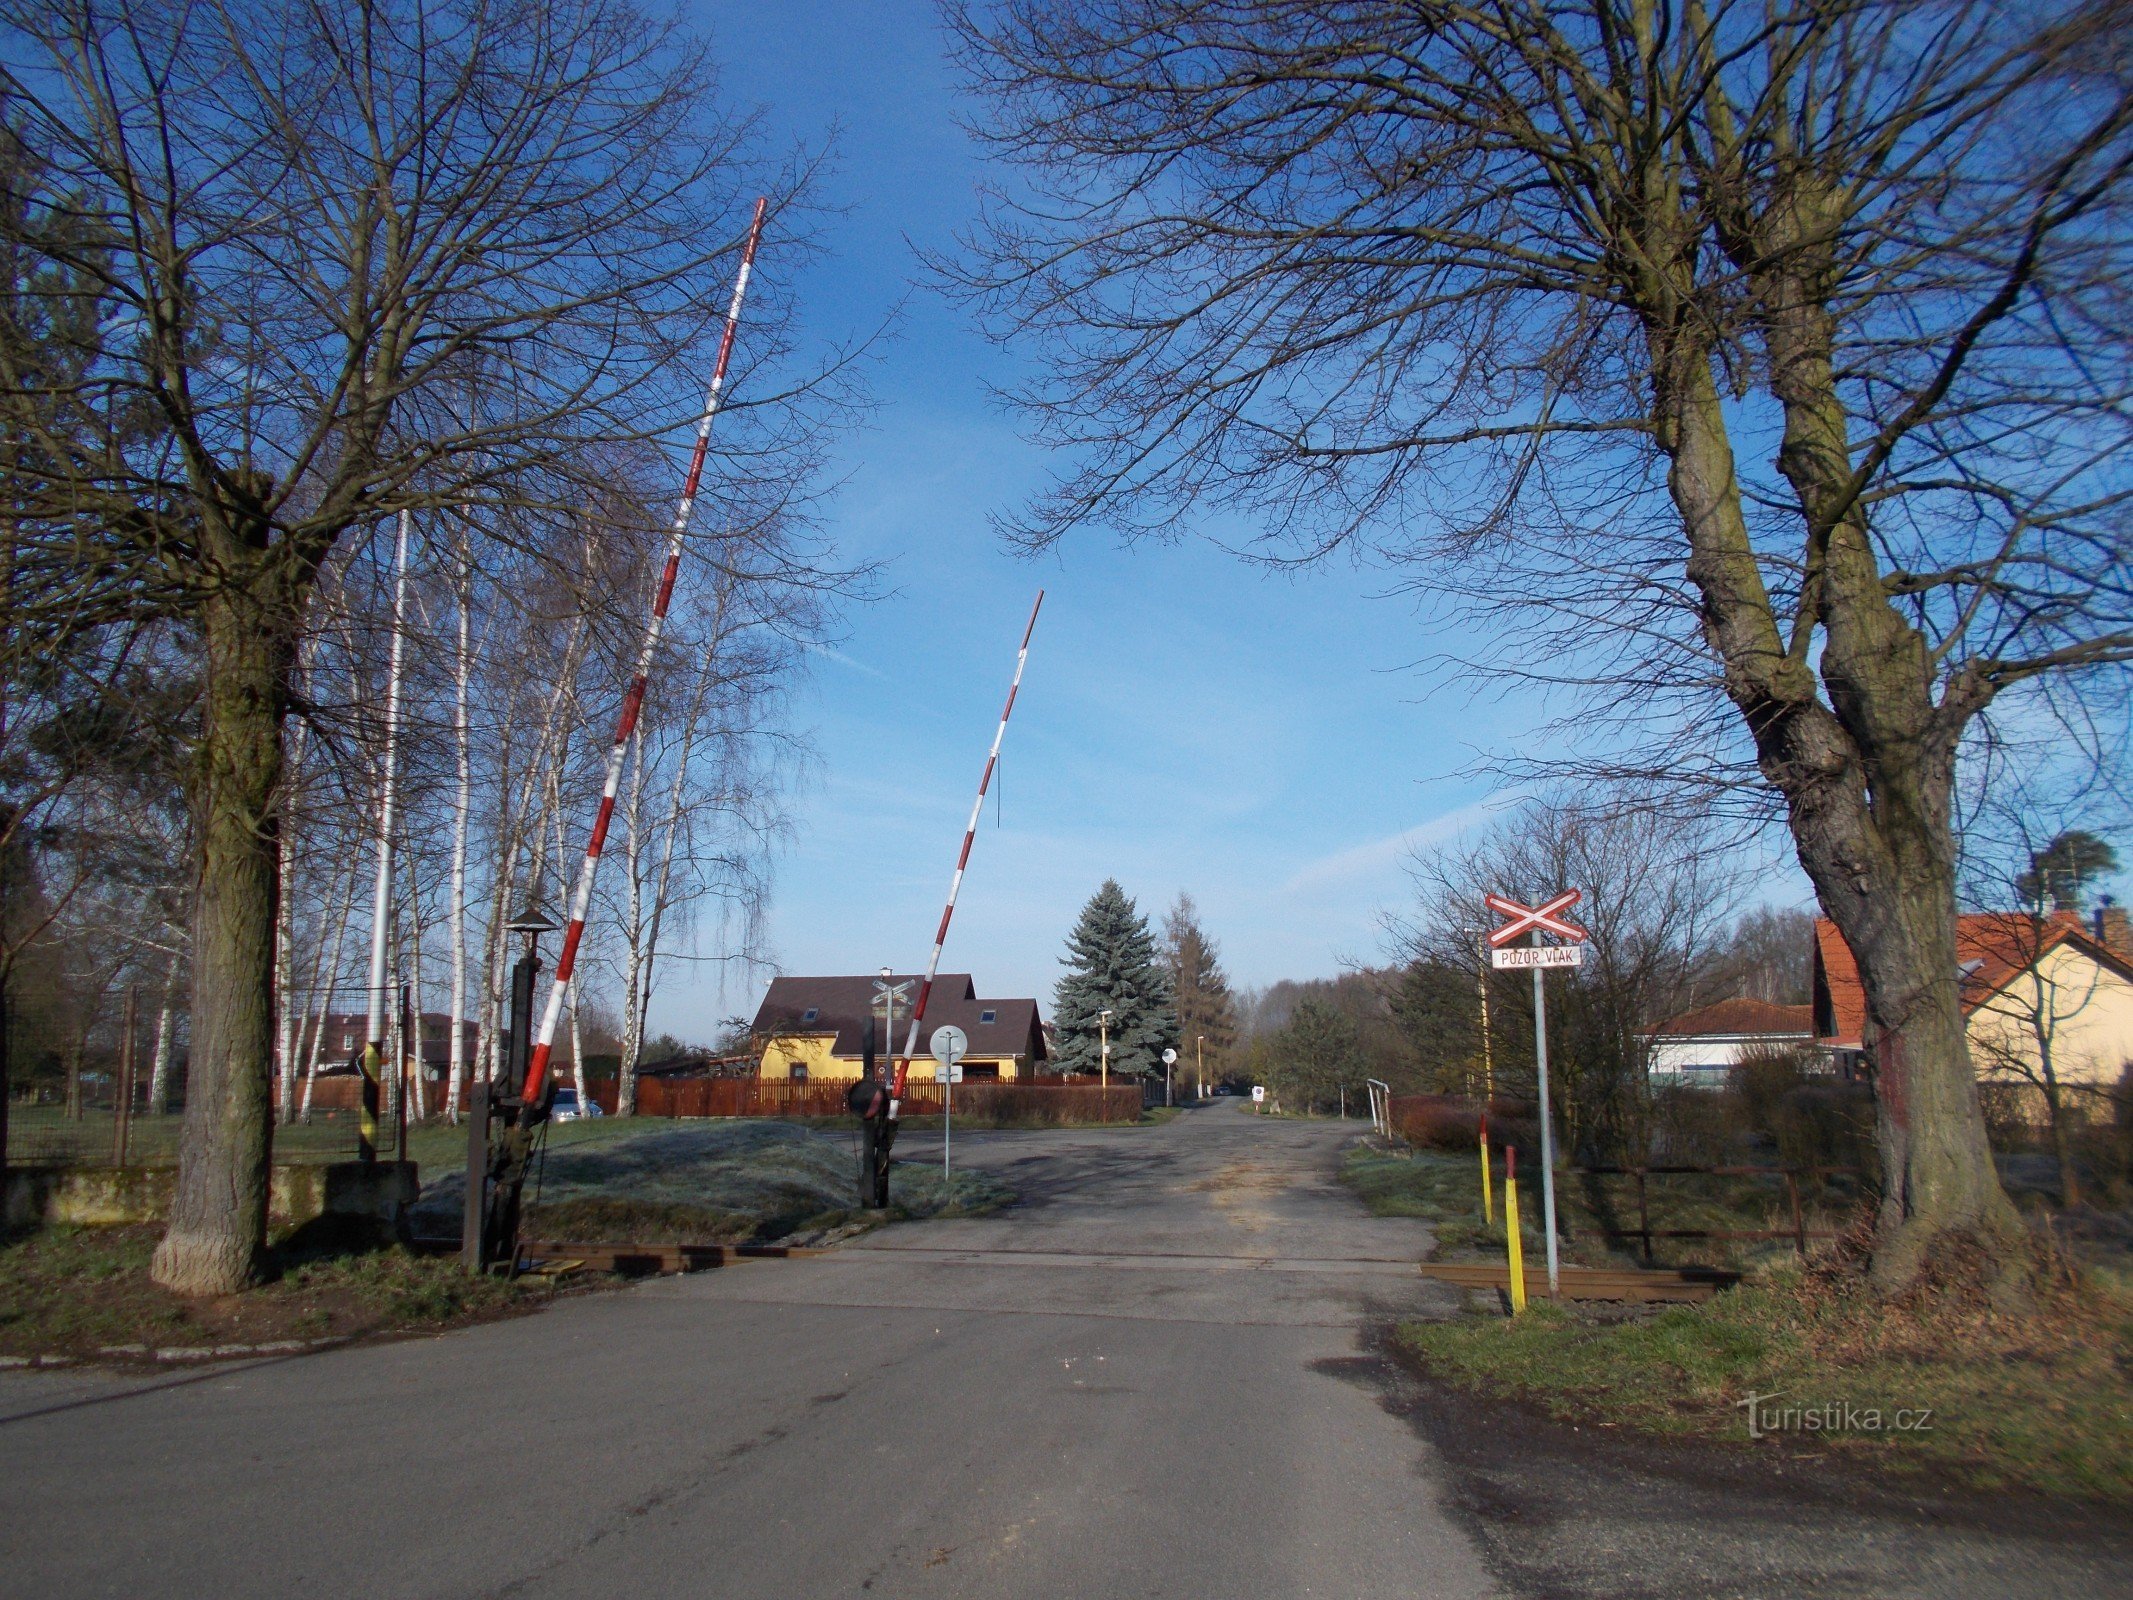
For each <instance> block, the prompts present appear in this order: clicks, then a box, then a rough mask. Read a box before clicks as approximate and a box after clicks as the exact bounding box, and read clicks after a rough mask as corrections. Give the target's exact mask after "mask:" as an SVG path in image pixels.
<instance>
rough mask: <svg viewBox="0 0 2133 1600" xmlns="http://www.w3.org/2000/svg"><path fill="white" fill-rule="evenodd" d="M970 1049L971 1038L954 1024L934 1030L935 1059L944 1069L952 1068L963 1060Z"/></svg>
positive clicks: (947, 1024)
mask: <svg viewBox="0 0 2133 1600" xmlns="http://www.w3.org/2000/svg"><path fill="white" fill-rule="evenodd" d="M969 1049H970V1037H969V1035H967V1034H966V1033H964V1032H963V1030H962V1029H961V1028H958V1027H957V1026H956V1025H955V1024H954V1023H952V1022H950V1023H946V1024H944V1025H943V1026H941V1027H938V1028H935V1029H934V1030H933V1059H934V1060H936V1061H938V1062H939V1063H940V1064H941V1065H942V1066H944V1067H952V1066H954V1065H955V1064H956V1063H957V1062H958V1061H960V1060H962V1059H963V1056H964V1053H965V1052H966V1051H968V1050H969Z"/></svg>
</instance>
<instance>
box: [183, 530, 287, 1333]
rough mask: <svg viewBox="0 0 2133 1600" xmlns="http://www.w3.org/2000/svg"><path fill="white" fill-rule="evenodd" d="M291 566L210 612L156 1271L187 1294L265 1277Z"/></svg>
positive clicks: (271, 570) (219, 597)
mask: <svg viewBox="0 0 2133 1600" xmlns="http://www.w3.org/2000/svg"><path fill="white" fill-rule="evenodd" d="M265 543H266V541H265V540H264V539H261V540H260V544H261V545H264V544H265ZM279 555H280V552H276V551H273V550H271V549H269V550H267V551H265V552H264V554H263V556H261V557H258V558H255V559H256V560H257V565H255V566H253V568H252V570H251V571H250V572H248V573H244V574H243V576H244V577H246V578H249V579H250V580H251V582H250V588H249V589H246V588H241V587H240V586H239V581H238V579H239V574H238V573H235V572H228V571H225V573H224V574H223V575H222V585H221V586H220V587H219V588H218V589H216V590H215V592H214V593H213V594H212V595H211V596H210V597H209V598H208V600H207V601H206V603H205V604H204V605H203V606H202V608H201V631H202V640H203V645H204V650H205V665H206V672H205V684H204V693H203V695H202V702H201V719H200V739H199V748H198V755H197V758H196V766H195V768H194V773H193V795H192V801H193V810H194V822H195V830H194V831H195V837H196V839H197V841H198V844H197V848H198V850H199V855H198V858H197V861H198V874H199V876H198V891H197V894H196V897H195V902H194V912H193V999H192V1022H193V1033H192V1040H193V1042H192V1069H191V1077H190V1080H189V1084H188V1089H187V1093H186V1099H185V1129H184V1138H183V1141H182V1143H181V1145H180V1148H179V1156H178V1182H177V1190H176V1192H175V1194H174V1195H173V1196H172V1199H171V1208H170V1226H169V1228H168V1229H167V1231H166V1232H165V1233H164V1235H163V1242H162V1243H161V1244H159V1245H158V1246H157V1247H156V1253H155V1259H154V1262H153V1264H152V1265H151V1267H150V1269H149V1270H150V1275H151V1276H152V1277H153V1278H154V1279H155V1281H156V1282H157V1283H160V1284H162V1285H163V1286H164V1287H165V1288H168V1289H175V1290H177V1291H178V1292H179V1293H181V1294H203V1295H204V1294H227V1293H229V1292H231V1291H233V1290H236V1289H241V1288H243V1287H244V1286H245V1285H247V1284H248V1283H251V1282H252V1281H254V1279H255V1278H256V1276H257V1274H258V1270H259V1263H260V1255H261V1252H262V1250H263V1249H264V1247H265V1244H266V1229H267V1164H268V1160H269V1156H270V1152H271V1141H272V1137H273V1132H272V1126H271V1122H270V1116H269V1105H268V1100H269V1092H268V1085H269V1079H268V1073H269V1070H270V1063H271V1062H272V1061H273V1057H274V924H275V912H276V908H277V903H278V898H279V882H278V878H277V874H276V870H275V869H276V866H277V853H278V845H279V831H280V823H279V818H278V816H277V814H276V803H277V800H278V795H277V792H276V791H277V789H278V787H279V784H280V780H281V722H282V713H283V711H284V710H285V709H286V704H287V695H288V674H289V668H290V665H291V661H292V657H293V652H292V650H291V647H290V641H291V636H292V634H293V632H294V616H295V608H294V607H293V604H292V597H291V596H290V595H288V594H286V593H283V592H280V591H281V588H282V585H281V583H280V582H279V581H278V580H279V579H280V577H281V575H282V573H283V572H284V571H285V570H286V569H287V568H288V566H290V565H291V563H288V562H287V561H286V558H283V559H277V556H279ZM292 587H293V585H292Z"/></svg>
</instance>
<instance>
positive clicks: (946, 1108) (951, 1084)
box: [941, 1062, 955, 1183]
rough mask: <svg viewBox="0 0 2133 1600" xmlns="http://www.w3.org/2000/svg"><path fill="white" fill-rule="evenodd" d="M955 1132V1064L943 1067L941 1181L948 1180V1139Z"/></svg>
mask: <svg viewBox="0 0 2133 1600" xmlns="http://www.w3.org/2000/svg"><path fill="white" fill-rule="evenodd" d="M954 1134H955V1064H954V1063H953V1062H950V1063H949V1064H948V1065H947V1066H944V1067H942V1068H941V1182H943V1183H946V1182H947V1181H948V1141H949V1140H950V1139H951V1138H953V1137H954Z"/></svg>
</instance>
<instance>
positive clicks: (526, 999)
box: [504, 890, 556, 1088]
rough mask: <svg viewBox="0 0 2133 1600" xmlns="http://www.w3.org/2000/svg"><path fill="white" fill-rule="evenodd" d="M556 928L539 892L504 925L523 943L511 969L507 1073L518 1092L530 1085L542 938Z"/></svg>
mask: <svg viewBox="0 0 2133 1600" xmlns="http://www.w3.org/2000/svg"><path fill="white" fill-rule="evenodd" d="M555 927H556V924H555V920H554V919H553V918H552V917H550V916H549V915H548V912H547V910H546V908H544V907H543V906H542V905H541V897H540V892H539V891H538V890H536V891H535V892H534V893H532V894H530V895H528V896H527V897H526V904H525V906H524V907H523V908H522V909H521V910H520V911H519V913H518V915H517V916H515V917H513V918H512V919H511V920H510V921H509V922H507V923H505V924H504V931H505V932H506V933H515V934H517V935H518V936H519V939H520V941H521V943H520V949H519V957H518V960H517V961H516V962H514V963H513V964H512V967H511V1034H510V1049H509V1051H508V1059H507V1060H506V1063H505V1069H504V1082H505V1083H506V1084H507V1085H510V1086H512V1087H514V1088H515V1087H516V1086H517V1085H519V1084H521V1083H524V1082H525V1081H526V1060H527V1057H528V1056H529V1055H530V1054H531V1053H532V1049H533V984H534V980H535V979H536V978H537V977H539V976H540V971H541V935H542V934H544V933H553V932H554V931H555Z"/></svg>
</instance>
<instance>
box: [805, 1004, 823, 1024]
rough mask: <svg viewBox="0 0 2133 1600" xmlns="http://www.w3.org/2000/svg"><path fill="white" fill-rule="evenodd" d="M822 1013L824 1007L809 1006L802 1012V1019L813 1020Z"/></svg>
mask: <svg viewBox="0 0 2133 1600" xmlns="http://www.w3.org/2000/svg"><path fill="white" fill-rule="evenodd" d="M821 1015H822V1008H821V1007H820V1006H809V1007H808V1008H807V1009H806V1010H805V1011H803V1012H801V1013H800V1020H801V1021H802V1022H813V1021H814V1020H815V1018H817V1017H819V1016H821Z"/></svg>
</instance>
